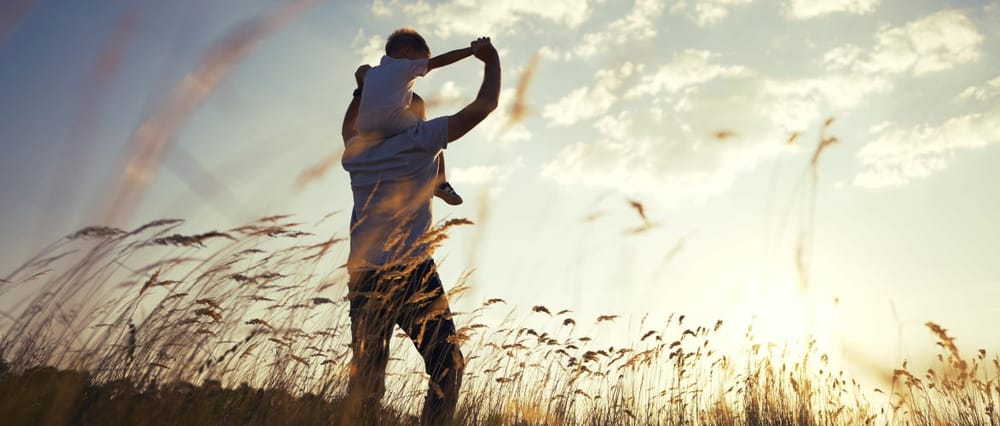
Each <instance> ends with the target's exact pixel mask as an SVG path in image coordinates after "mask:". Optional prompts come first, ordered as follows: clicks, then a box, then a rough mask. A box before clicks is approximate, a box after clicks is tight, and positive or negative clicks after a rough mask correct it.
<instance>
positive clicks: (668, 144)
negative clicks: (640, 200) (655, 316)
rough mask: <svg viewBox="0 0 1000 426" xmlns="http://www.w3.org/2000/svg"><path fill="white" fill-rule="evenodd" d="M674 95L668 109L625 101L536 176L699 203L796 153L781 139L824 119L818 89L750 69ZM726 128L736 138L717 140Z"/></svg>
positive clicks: (671, 202)
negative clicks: (772, 160) (628, 104)
mask: <svg viewBox="0 0 1000 426" xmlns="http://www.w3.org/2000/svg"><path fill="white" fill-rule="evenodd" d="M676 95H677V99H676V100H672V101H669V102H668V103H667V104H666V105H665V106H667V107H668V108H670V109H669V110H668V111H665V112H660V113H657V112H654V111H653V109H652V108H648V109H638V108H630V107H625V106H623V107H622V108H621V110H620V111H616V112H612V113H607V114H602V115H600V116H599V117H596V118H595V119H594V120H593V122H594V124H593V128H594V129H595V130H596V132H595V137H594V139H593V140H589V141H586V140H584V141H577V142H574V143H571V144H568V145H566V146H564V147H563V148H562V149H561V150H560V151H559V152H558V154H557V155H556V156H555V157H553V158H552V159H551V160H550V161H548V162H547V163H546V164H545V165H544V166H543V168H542V171H541V175H542V176H543V177H546V178H548V179H552V180H553V181H555V182H557V183H559V184H562V185H567V186H574V185H582V186H592V187H604V188H612V189H618V190H621V191H623V192H626V193H633V194H634V193H639V194H642V195H644V196H650V197H656V198H658V199H659V200H660V201H662V202H663V203H664V204H666V205H679V204H684V203H690V202H699V201H701V200H704V199H706V198H708V197H711V196H713V195H716V194H719V193H722V192H725V191H726V190H728V189H729V188H730V187H731V186H732V185H733V183H734V182H736V180H737V179H739V177H740V176H741V175H743V174H745V173H747V172H748V171H750V170H753V169H755V168H756V167H758V166H759V164H761V162H763V161H765V160H767V159H769V158H773V157H775V156H777V155H782V154H784V153H790V152H796V151H797V150H798V149H799V148H797V147H795V146H788V145H786V144H785V141H786V140H787V139H788V135H789V134H791V133H792V132H794V131H800V130H803V129H804V128H807V127H809V126H813V125H817V124H818V122H819V121H820V120H821V116H820V110H819V108H818V105H819V102H820V101H821V96H822V95H821V93H819V92H818V91H817V90H814V89H808V90H807V89H804V88H802V87H800V86H797V85H786V84H782V83H779V82H776V81H773V80H770V79H767V78H765V77H762V76H760V75H759V74H757V73H754V72H751V71H749V70H747V71H746V72H741V73H737V74H728V75H723V76H720V77H718V78H716V79H713V80H710V81H705V82H700V83H693V84H692V85H690V86H688V87H684V88H682V89H679V90H678V91H677V93H676ZM657 99H659V100H660V102H661V103H662V102H663V98H657ZM639 101H640V102H643V103H644V104H646V100H645V99H642V100H639ZM661 114H662V115H661ZM724 130H727V131H731V132H732V133H734V134H735V135H737V136H734V137H733V138H730V139H727V140H726V141H725V142H719V140H718V139H716V138H715V136H714V135H716V134H718V133H719V132H720V131H724Z"/></svg>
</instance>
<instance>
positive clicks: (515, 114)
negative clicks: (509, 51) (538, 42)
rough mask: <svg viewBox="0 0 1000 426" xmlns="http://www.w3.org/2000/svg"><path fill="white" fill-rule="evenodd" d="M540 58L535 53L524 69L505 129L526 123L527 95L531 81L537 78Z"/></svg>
mask: <svg viewBox="0 0 1000 426" xmlns="http://www.w3.org/2000/svg"><path fill="white" fill-rule="evenodd" d="M539 59H540V56H539V54H538V53H535V54H534V55H532V56H531V59H529V60H528V64H527V65H526V66H525V67H524V71H523V72H522V73H521V79H520V80H519V81H518V82H517V89H516V90H515V92H514V102H513V103H512V104H511V105H510V109H509V110H508V111H507V112H508V119H507V123H505V124H504V128H505V129H506V128H510V127H511V126H513V125H515V124H517V123H520V122H522V121H524V119H525V118H526V117H527V116H528V105H527V100H526V97H527V94H528V87H529V86H531V81H532V80H533V79H534V77H535V72H536V71H538V61H539Z"/></svg>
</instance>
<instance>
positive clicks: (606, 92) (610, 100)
mask: <svg viewBox="0 0 1000 426" xmlns="http://www.w3.org/2000/svg"><path fill="white" fill-rule="evenodd" d="M641 71H642V66H641V65H635V64H632V63H631V62H626V63H625V64H623V65H622V66H621V67H619V68H617V69H604V70H600V71H598V72H597V74H596V75H595V76H594V82H593V84H590V85H588V86H584V87H580V88H578V89H575V90H573V91H572V92H570V93H569V94H568V95H566V96H564V97H562V98H561V99H559V100H558V101H556V102H554V103H551V104H549V105H546V106H545V109H544V111H543V113H542V116H543V117H544V118H545V119H546V120H548V122H549V125H551V126H569V125H572V124H576V123H577V122H579V121H581V120H585V119H589V118H594V117H597V116H599V115H601V114H604V113H605V112H607V111H608V110H609V109H610V108H611V107H612V106H614V104H615V103H616V102H618V99H619V97H618V94H617V93H618V91H619V90H618V89H619V88H621V87H622V85H624V83H625V80H626V79H628V78H629V77H631V76H633V75H635V74H637V73H639V72H641Z"/></svg>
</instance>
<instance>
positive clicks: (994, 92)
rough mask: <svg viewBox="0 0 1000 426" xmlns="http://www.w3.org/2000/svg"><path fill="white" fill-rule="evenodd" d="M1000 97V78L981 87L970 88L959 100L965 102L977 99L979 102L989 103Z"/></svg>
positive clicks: (966, 89)
mask: <svg viewBox="0 0 1000 426" xmlns="http://www.w3.org/2000/svg"><path fill="white" fill-rule="evenodd" d="M996 97H1000V76H997V77H996V78H994V79H992V80H990V81H987V82H986V84H983V85H981V86H969V87H967V88H965V90H963V91H962V93H959V94H958V97H957V98H956V99H957V100H961V101H965V100H970V99H975V100H977V101H988V100H990V99H993V98H996Z"/></svg>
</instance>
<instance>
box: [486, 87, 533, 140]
mask: <svg viewBox="0 0 1000 426" xmlns="http://www.w3.org/2000/svg"><path fill="white" fill-rule="evenodd" d="M516 92H517V89H516V88H510V89H504V90H501V91H500V102H499V105H500V107H499V108H497V109H496V111H494V113H493V114H490V116H489V117H487V118H486V120H485V121H483V123H482V124H481V125H480V126H479V127H481V128H482V130H481V131H482V132H483V133H485V134H486V137H487V139H488V140H490V141H496V142H500V143H503V144H512V143H515V142H521V141H526V140H529V139H531V136H532V134H531V131H530V130H528V127H527V126H525V125H524V123H523V122H520V123H515V124H510V123H511V111H510V105H512V104H513V103H514V97H515V95H516Z"/></svg>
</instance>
